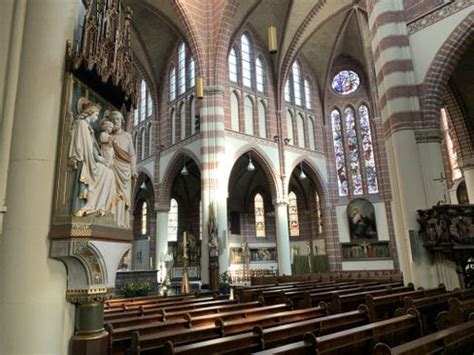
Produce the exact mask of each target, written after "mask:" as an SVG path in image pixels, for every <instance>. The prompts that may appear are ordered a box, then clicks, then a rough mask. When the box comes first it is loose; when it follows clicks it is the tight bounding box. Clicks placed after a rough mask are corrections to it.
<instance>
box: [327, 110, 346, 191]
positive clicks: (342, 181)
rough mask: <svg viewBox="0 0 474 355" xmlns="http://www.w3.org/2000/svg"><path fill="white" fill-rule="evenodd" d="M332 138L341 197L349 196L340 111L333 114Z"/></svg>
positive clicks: (334, 111)
mask: <svg viewBox="0 0 474 355" xmlns="http://www.w3.org/2000/svg"><path fill="white" fill-rule="evenodd" d="M331 122H332V138H333V147H334V155H335V157H336V171H337V177H338V179H337V184H338V186H339V195H340V196H347V194H348V193H349V183H348V182H347V175H346V158H345V153H344V141H343V136H342V122H341V114H340V113H339V111H338V110H333V111H332V112H331Z"/></svg>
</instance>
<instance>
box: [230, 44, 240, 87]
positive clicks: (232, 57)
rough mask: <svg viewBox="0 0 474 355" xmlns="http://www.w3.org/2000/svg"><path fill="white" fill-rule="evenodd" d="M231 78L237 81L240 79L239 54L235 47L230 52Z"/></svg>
mask: <svg viewBox="0 0 474 355" xmlns="http://www.w3.org/2000/svg"><path fill="white" fill-rule="evenodd" d="M229 80H230V81H232V82H234V83H237V82H238V81H239V79H238V69H237V54H236V53H235V49H234V48H232V49H231V50H230V53H229Z"/></svg>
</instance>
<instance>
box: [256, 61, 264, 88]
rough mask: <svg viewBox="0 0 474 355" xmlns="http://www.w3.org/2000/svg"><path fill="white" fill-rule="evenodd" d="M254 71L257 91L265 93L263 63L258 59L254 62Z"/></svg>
mask: <svg viewBox="0 0 474 355" xmlns="http://www.w3.org/2000/svg"><path fill="white" fill-rule="evenodd" d="M255 71H256V79H257V91H260V92H264V91H265V71H264V70H263V62H262V60H261V59H260V58H257V59H256V60H255Z"/></svg>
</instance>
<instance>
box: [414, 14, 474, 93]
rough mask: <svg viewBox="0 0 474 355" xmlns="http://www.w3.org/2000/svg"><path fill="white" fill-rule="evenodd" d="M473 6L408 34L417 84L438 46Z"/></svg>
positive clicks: (421, 80) (419, 82)
mask: <svg viewBox="0 0 474 355" xmlns="http://www.w3.org/2000/svg"><path fill="white" fill-rule="evenodd" d="M473 8H474V6H470V7H467V8H465V9H464V10H461V11H459V12H458V13H456V14H454V15H451V16H448V17H447V18H445V19H443V20H441V21H438V22H436V23H435V24H433V25H431V26H428V27H426V28H424V29H422V30H421V31H418V32H415V33H414V34H412V35H410V36H409V38H410V47H411V52H412V55H413V65H414V69H415V79H416V83H417V84H421V83H423V81H424V79H425V75H426V72H427V71H428V68H429V66H430V64H431V62H432V61H433V59H434V57H435V55H436V53H437V52H438V50H439V48H440V47H441V46H442V45H443V43H444V41H446V39H447V38H448V37H449V35H450V34H451V33H452V32H453V30H454V29H455V28H456V26H457V25H458V24H459V23H461V22H462V20H463V19H464V18H465V17H466V16H468V15H469V14H470V13H471V12H472V10H473Z"/></svg>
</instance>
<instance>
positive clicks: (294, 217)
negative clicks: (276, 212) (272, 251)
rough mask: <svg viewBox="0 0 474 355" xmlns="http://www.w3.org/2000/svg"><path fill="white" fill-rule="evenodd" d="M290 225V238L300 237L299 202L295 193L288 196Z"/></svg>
mask: <svg viewBox="0 0 474 355" xmlns="http://www.w3.org/2000/svg"><path fill="white" fill-rule="evenodd" d="M288 223H289V224H290V237H298V236H299V235H300V224H299V219H298V200H297V198H296V194H295V193H294V192H293V191H291V192H290V193H289V194H288Z"/></svg>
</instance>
